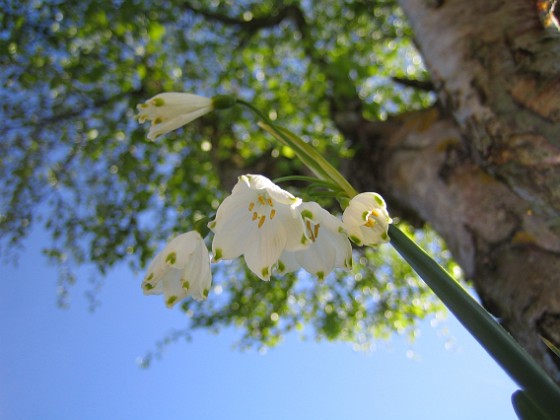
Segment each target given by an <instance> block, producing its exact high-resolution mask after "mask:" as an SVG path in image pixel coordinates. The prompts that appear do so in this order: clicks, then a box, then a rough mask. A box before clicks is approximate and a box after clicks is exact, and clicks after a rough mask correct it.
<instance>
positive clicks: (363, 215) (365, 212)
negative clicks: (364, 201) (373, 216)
mask: <svg viewBox="0 0 560 420" xmlns="http://www.w3.org/2000/svg"><path fill="white" fill-rule="evenodd" d="M368 216H369V211H364V212H363V213H362V219H363V220H367V218H368Z"/></svg>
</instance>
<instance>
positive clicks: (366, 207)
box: [142, 175, 391, 307]
mask: <svg viewBox="0 0 560 420" xmlns="http://www.w3.org/2000/svg"><path fill="white" fill-rule="evenodd" d="M390 222H391V219H390V218H389V215H388V213H387V210H386V208H385V202H384V201H383V199H382V198H381V197H380V196H379V195H378V194H375V193H363V194H358V195H357V196H356V197H354V199H352V200H351V201H350V203H349V205H348V207H347V208H346V210H345V211H344V214H343V217H342V220H340V219H338V218H337V217H335V216H333V215H332V214H330V213H329V212H328V211H327V210H325V209H324V208H322V207H321V206H320V205H319V204H317V203H315V202H302V200H301V199H300V198H297V197H295V196H293V195H292V194H291V193H289V192H288V191H285V190H283V189H282V188H280V187H279V186H277V185H276V184H274V183H273V182H272V181H270V180H269V179H268V178H266V177H264V176H262V175H242V176H240V177H239V180H238V182H237V184H236V185H235V186H234V188H233V190H232V193H231V195H229V196H228V197H226V198H225V199H224V201H223V202H222V203H221V205H220V206H219V207H218V210H217V212H216V217H215V218H214V220H213V221H211V222H210V223H209V225H208V226H209V228H210V229H211V230H212V232H213V233H214V239H213V241H212V253H213V261H214V262H217V261H220V260H232V259H235V258H238V257H241V256H243V258H244V259H245V263H246V264H247V267H249V269H250V270H251V271H252V272H253V273H255V274H256V275H257V276H258V277H259V278H260V279H262V280H265V281H268V280H270V277H271V275H272V274H273V272H274V271H276V272H277V273H278V274H283V273H288V272H293V271H297V270H299V269H301V268H303V269H304V270H306V271H307V272H309V273H311V274H313V275H315V276H317V277H318V278H319V279H320V280H322V279H324V278H325V276H327V275H328V274H329V273H330V272H332V271H333V270H334V269H335V268H337V267H341V268H346V269H349V268H350V267H351V265H352V246H351V244H350V240H349V239H351V240H352V241H353V242H355V243H356V244H358V245H377V244H380V243H382V242H385V241H387V240H388V236H387V227H388V224H389V223H390ZM210 284H211V274H210V258H209V254H208V251H207V249H206V246H205V244H204V241H203V240H202V237H201V236H200V234H198V233H197V232H188V233H184V234H183V235H180V236H178V237H177V238H175V239H173V240H172V241H171V242H170V243H169V244H168V245H167V246H166V247H165V248H164V249H163V251H161V252H160V253H159V254H158V255H157V256H156V258H155V259H154V261H153V262H152V263H151V264H150V266H149V267H148V273H147V276H146V278H145V279H144V282H143V284H142V287H143V289H144V293H146V294H156V293H163V294H164V295H165V301H166V304H167V306H169V307H171V306H173V304H174V303H176V302H177V301H179V300H181V299H183V298H185V297H186V296H188V295H191V296H192V297H193V298H195V299H204V298H205V297H206V296H207V295H208V290H209V289H210Z"/></svg>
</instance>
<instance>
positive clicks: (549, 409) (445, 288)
mask: <svg viewBox="0 0 560 420" xmlns="http://www.w3.org/2000/svg"><path fill="white" fill-rule="evenodd" d="M389 237H390V238H391V244H392V245H393V246H394V247H395V249H396V250H397V251H398V252H399V253H400V254H401V255H402V257H403V258H404V259H405V260H406V261H407V262H408V263H409V264H410V266H411V267H412V268H413V269H414V270H415V271H416V272H417V273H418V274H419V275H420V277H422V279H424V281H425V282H426V284H427V285H428V286H429V287H430V288H431V289H432V290H433V291H434V293H435V294H436V295H437V296H438V297H439V298H440V299H441V300H442V301H443V303H444V304H445V305H446V306H447V307H448V308H449V310H450V311H451V312H453V314H454V315H455V316H456V317H457V319H458V320H459V321H460V322H461V323H462V324H463V326H464V327H465V328H466V329H467V330H468V331H469V332H470V333H471V334H472V335H473V336H474V338H476V340H477V341H478V342H479V343H480V344H481V345H482V347H484V348H485V349H486V351H487V352H488V353H489V354H490V356H492V357H493V358H494V360H496V362H497V363H498V364H499V365H500V366H501V367H502V368H503V369H504V370H505V371H506V372H507V373H508V375H509V376H510V377H511V378H512V379H513V380H514V381H515V382H516V383H517V384H518V385H519V386H520V387H521V388H522V389H523V390H524V391H525V393H526V395H527V397H528V398H529V399H530V400H531V401H533V402H534V403H535V404H536V405H537V406H538V407H539V408H540V409H541V410H542V411H543V412H544V413H546V415H547V416H548V417H549V418H550V419H551V420H552V419H555V418H558V415H559V413H560V388H559V387H558V385H556V383H554V381H553V380H552V379H551V378H550V376H548V374H547V373H546V372H545V371H544V370H543V369H542V368H541V367H540V366H539V365H538V364H537V362H535V360H534V359H533V358H532V357H531V356H529V355H528V354H527V353H526V352H525V350H524V349H523V348H522V347H521V346H520V345H519V344H518V343H517V341H515V340H514V339H513V337H512V336H511V335H509V334H508V333H507V332H506V331H505V330H504V329H503V328H502V327H501V325H499V324H498V323H497V322H496V321H495V320H494V318H492V317H491V316H490V314H489V313H488V312H487V311H486V310H485V309H484V308H483V307H482V306H480V304H479V303H478V302H477V301H475V300H474V299H473V298H472V297H471V296H470V295H469V294H468V292H467V291H466V290H465V289H463V288H462V287H461V286H460V285H459V284H458V283H457V282H456V281H455V280H454V279H453V278H452V277H451V276H450V275H449V274H448V273H447V272H446V271H445V270H444V269H443V268H442V267H441V266H440V265H439V264H438V263H436V262H435V261H434V260H433V259H432V258H431V257H430V256H429V255H428V254H426V253H425V252H424V250H423V249H422V248H420V247H419V246H418V245H416V243H414V242H413V241H412V240H411V239H409V238H408V237H407V236H406V235H405V234H404V233H403V232H401V231H400V230H399V229H398V228H397V227H396V226H394V225H390V226H389Z"/></svg>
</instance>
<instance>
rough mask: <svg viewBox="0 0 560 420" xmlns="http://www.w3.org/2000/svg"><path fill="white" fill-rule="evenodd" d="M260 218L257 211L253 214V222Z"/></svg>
mask: <svg viewBox="0 0 560 420" xmlns="http://www.w3.org/2000/svg"><path fill="white" fill-rule="evenodd" d="M258 217H259V215H258V214H257V212H256V211H255V212H253V218H252V219H251V220H257V218H258Z"/></svg>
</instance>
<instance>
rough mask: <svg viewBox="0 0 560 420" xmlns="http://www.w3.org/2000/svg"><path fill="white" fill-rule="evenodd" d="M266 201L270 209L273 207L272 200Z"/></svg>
mask: <svg viewBox="0 0 560 420" xmlns="http://www.w3.org/2000/svg"><path fill="white" fill-rule="evenodd" d="M267 201H268V205H269V206H270V207H274V203H273V202H272V199H271V198H270V197H269V198H268V199H267Z"/></svg>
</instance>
